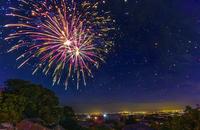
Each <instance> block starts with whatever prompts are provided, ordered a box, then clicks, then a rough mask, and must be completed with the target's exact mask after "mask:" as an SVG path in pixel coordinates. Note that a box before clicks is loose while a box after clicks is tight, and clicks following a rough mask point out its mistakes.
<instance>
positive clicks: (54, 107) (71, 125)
mask: <svg viewBox="0 0 200 130" xmlns="http://www.w3.org/2000/svg"><path fill="white" fill-rule="evenodd" d="M24 119H35V120H40V122H41V125H43V126H46V127H48V128H51V127H53V126H56V125H61V126H62V127H63V128H65V129H70V130H82V129H83V128H81V127H80V126H79V125H78V124H77V122H76V119H75V114H74V111H73V109H72V108H71V107H68V106H60V105H59V99H58V97H57V96H56V95H55V93H54V92H52V91H50V90H48V89H46V88H44V87H43V86H41V85H38V84H34V83H31V82H29V81H24V80H19V79H11V80H8V81H6V82H5V89H4V90H2V91H1V93H0V123H2V122H9V123H12V124H17V123H19V122H20V121H22V120H24Z"/></svg>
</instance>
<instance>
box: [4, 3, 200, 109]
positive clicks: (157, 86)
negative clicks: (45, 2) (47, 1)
mask: <svg viewBox="0 0 200 130" xmlns="http://www.w3.org/2000/svg"><path fill="white" fill-rule="evenodd" d="M8 4H9V5H11V6H14V5H15V4H16V1H15V0H3V1H1V2H0V15H1V19H0V27H1V30H0V36H1V37H4V36H5V35H6V34H7V33H8V32H7V31H6V30H5V29H4V28H3V27H2V26H3V25H5V24H7V23H12V22H13V19H12V18H10V17H6V16H5V13H6V12H7V8H8V7H9V6H8ZM105 8H109V10H111V13H112V15H113V17H114V18H115V19H116V22H117V25H116V26H117V27H119V31H117V32H116V35H117V36H116V40H115V47H114V48H113V50H112V52H110V54H109V55H107V59H106V63H104V64H101V66H100V68H99V69H98V70H96V71H94V73H93V75H94V78H93V79H91V78H87V86H81V87H80V89H79V90H77V89H76V84H73V83H71V84H70V85H69V89H68V90H67V91H65V90H64V86H62V85H59V86H53V87H52V85H51V84H52V80H51V77H50V76H49V77H46V76H44V75H43V74H41V73H37V74H36V75H35V76H32V75H31V73H32V67H31V65H26V67H24V68H22V69H17V66H18V65H19V63H18V62H16V60H15V59H16V57H17V53H18V52H15V53H9V54H7V53H5V52H6V50H7V49H8V46H10V45H9V44H14V43H7V42H6V41H4V40H2V38H1V39H0V43H1V44H0V48H1V55H0V82H1V83H2V85H3V82H4V81H5V80H7V79H9V78H21V79H25V80H31V81H33V82H35V83H38V84H43V85H44V86H46V87H48V88H50V89H52V90H53V91H54V92H55V93H56V94H57V95H58V96H59V98H60V100H61V102H62V104H65V105H70V106H72V107H74V109H75V110H76V111H78V112H89V111H120V110H156V109H164V108H178V107H181V106H184V105H188V104H191V105H195V104H197V103H200V94H199V93H200V1H199V0H127V2H125V1H124V0H109V4H108V5H107V7H105ZM18 55H19V54H18Z"/></svg>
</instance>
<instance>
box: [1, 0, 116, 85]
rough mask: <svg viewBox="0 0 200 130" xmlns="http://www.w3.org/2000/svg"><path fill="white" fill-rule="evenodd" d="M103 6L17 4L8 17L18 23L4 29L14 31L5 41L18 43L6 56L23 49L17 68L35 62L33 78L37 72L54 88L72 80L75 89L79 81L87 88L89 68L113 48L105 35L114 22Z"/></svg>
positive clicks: (66, 1)
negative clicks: (50, 76)
mask: <svg viewBox="0 0 200 130" xmlns="http://www.w3.org/2000/svg"><path fill="white" fill-rule="evenodd" d="M105 3H106V2H105V1H98V2H94V3H92V2H89V1H84V2H80V1H78V0H77V1H75V0H45V1H37V2H36V1H35V0H19V6H18V8H14V7H11V8H10V9H11V13H10V14H7V15H8V16H14V17H16V18H17V21H18V22H17V23H14V24H7V25H5V27H11V29H13V30H15V31H14V33H11V34H9V35H8V36H7V37H6V38H5V40H12V41H16V43H17V44H15V45H14V46H12V47H11V48H10V49H9V50H8V52H12V51H16V50H18V49H20V48H22V50H23V53H22V54H21V55H19V57H18V58H17V60H22V63H21V64H20V65H19V67H18V68H21V67H22V66H24V65H25V64H27V63H29V62H31V61H32V62H34V61H35V59H36V60H38V62H36V63H35V65H34V70H33V74H35V73H36V72H37V71H39V70H41V71H42V72H43V73H45V75H47V74H50V75H52V77H53V84H59V83H60V82H61V81H62V79H63V80H64V83H65V86H66V88H67V86H68V82H69V80H70V79H72V80H74V79H75V80H76V81H77V88H79V82H80V81H83V83H84V85H86V81H85V78H86V76H90V77H92V72H91V69H92V67H93V66H95V67H96V68H98V66H99V63H101V62H102V61H104V60H103V59H104V58H103V56H104V55H105V54H106V53H107V52H108V51H109V50H110V49H111V47H112V46H113V40H112V37H109V36H108V35H109V34H110V33H111V32H112V30H114V26H113V25H114V20H113V19H112V18H111V16H110V15H109V12H106V11H104V10H100V8H99V7H101V6H102V5H103V4H105ZM24 50H25V51H24ZM32 62H31V63H32Z"/></svg>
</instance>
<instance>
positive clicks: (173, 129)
mask: <svg viewBox="0 0 200 130" xmlns="http://www.w3.org/2000/svg"><path fill="white" fill-rule="evenodd" d="M152 126H153V127H154V128H155V129H156V130H200V107H199V105H197V107H196V108H192V107H190V106H187V107H186V109H185V112H184V114H183V115H181V116H178V115H177V116H173V117H170V118H169V119H168V120H167V121H165V122H164V123H161V124H156V123H155V124H152Z"/></svg>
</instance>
